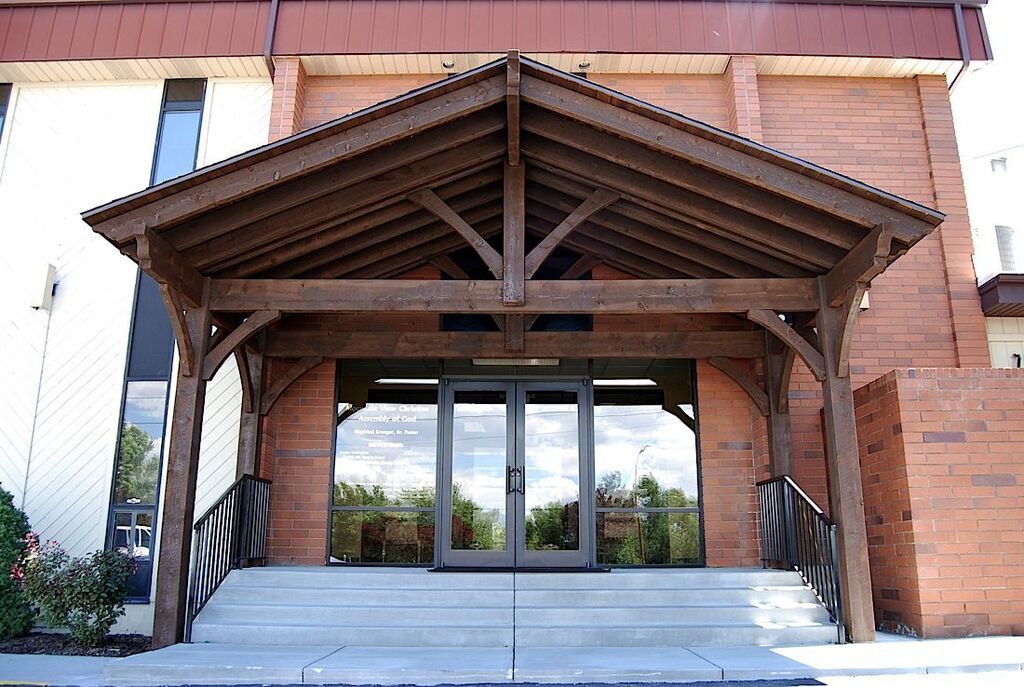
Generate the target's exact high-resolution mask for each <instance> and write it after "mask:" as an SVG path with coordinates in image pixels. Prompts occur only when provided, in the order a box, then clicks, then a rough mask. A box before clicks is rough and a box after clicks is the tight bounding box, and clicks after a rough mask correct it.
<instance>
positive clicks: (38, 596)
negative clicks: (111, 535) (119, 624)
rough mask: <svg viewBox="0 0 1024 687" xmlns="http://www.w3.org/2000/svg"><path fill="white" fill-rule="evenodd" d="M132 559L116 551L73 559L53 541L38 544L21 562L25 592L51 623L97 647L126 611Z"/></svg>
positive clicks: (47, 621) (78, 640) (82, 642)
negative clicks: (26, 561) (125, 602)
mask: <svg viewBox="0 0 1024 687" xmlns="http://www.w3.org/2000/svg"><path fill="white" fill-rule="evenodd" d="M135 567H136V564H135V561H134V560H132V559H131V558H129V557H128V556H126V555H125V554H123V553H119V552H117V551H96V552H95V553H92V554H90V555H88V556H85V557H83V558H73V557H72V556H70V555H69V554H68V552H67V551H65V550H64V549H62V548H61V547H60V545H59V544H57V542H53V541H50V542H47V543H46V544H45V545H44V546H41V547H39V548H38V550H37V551H36V552H35V554H34V555H33V556H32V557H30V558H29V561H28V564H27V565H26V566H25V579H24V586H25V591H26V592H27V593H28V596H29V598H30V599H31V601H32V603H34V604H35V605H36V606H37V607H38V608H39V610H40V614H41V616H42V618H43V620H44V621H45V622H46V623H47V624H49V625H52V626H54V627H67V628H68V629H69V630H70V631H71V637H72V639H74V640H75V641H76V642H78V643H79V644H84V645H86V646H98V645H99V644H101V643H102V642H103V638H104V637H106V636H107V632H109V631H110V628H111V627H112V626H113V625H114V623H115V622H116V621H117V619H118V618H119V617H121V616H122V615H124V600H125V597H126V596H127V595H128V589H129V585H130V583H131V577H132V573H134V572H135Z"/></svg>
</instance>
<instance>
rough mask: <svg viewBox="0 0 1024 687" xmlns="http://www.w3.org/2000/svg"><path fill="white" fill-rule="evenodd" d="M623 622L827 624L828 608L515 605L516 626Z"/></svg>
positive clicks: (654, 623)
mask: <svg viewBox="0 0 1024 687" xmlns="http://www.w3.org/2000/svg"><path fill="white" fill-rule="evenodd" d="M624 621H628V622H636V621H640V622H642V623H643V624H644V625H647V626H674V625H699V624H714V623H754V624H758V625H764V624H768V623H774V624H794V623H795V624H806V623H829V622H830V620H829V615H828V611H826V610H825V609H824V608H822V607H821V606H820V605H816V604H797V605H794V606H790V607H786V606H774V605H770V604H766V605H761V606H752V605H738V606H717V605H716V606H694V605H690V606H661V607H655V606H650V607H643V608H642V610H640V611H639V612H638V609H637V607H636V606H629V607H607V608H572V607H553V608H523V607H517V608H516V623H517V624H518V625H520V626H524V625H535V626H540V627H544V626H555V625H572V626H576V627H584V626H591V627H606V626H611V625H620V624H622V623H623V622H624Z"/></svg>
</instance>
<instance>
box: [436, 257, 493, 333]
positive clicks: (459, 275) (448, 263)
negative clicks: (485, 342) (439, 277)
mask: <svg viewBox="0 0 1024 687" xmlns="http://www.w3.org/2000/svg"><path fill="white" fill-rule="evenodd" d="M430 263H431V264H432V265H434V266H435V267H437V268H438V269H439V270H441V271H442V272H444V273H445V274H447V275H448V276H449V277H451V278H452V279H472V277H470V276H469V274H468V273H467V272H466V270H464V269H462V268H461V267H460V266H459V264H458V263H457V262H455V261H454V260H452V259H451V258H450V257H449V256H447V255H439V256H437V257H436V258H432V259H431V260H430ZM508 317H509V316H508V315H506V316H505V317H498V316H497V315H491V319H492V320H493V321H494V324H495V325H496V326H497V327H498V330H499V331H505V320H506V319H507V318H508Z"/></svg>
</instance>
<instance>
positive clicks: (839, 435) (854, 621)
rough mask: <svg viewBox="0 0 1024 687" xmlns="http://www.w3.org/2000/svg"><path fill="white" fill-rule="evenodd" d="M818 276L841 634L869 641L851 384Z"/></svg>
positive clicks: (837, 319)
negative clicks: (842, 368)
mask: <svg viewBox="0 0 1024 687" xmlns="http://www.w3.org/2000/svg"><path fill="white" fill-rule="evenodd" d="M819 281H820V284H821V289H820V298H821V309H820V310H819V312H818V318H817V328H818V338H819V340H820V341H821V348H822V354H823V356H824V364H825V379H824V380H823V382H822V390H823V393H824V398H823V401H824V409H823V414H824V433H825V458H826V466H827V468H828V486H829V501H830V505H831V508H830V509H829V512H830V514H831V515H832V518H833V519H834V520H835V521H836V522H837V524H838V525H839V527H838V535H839V536H838V544H839V573H840V582H841V584H842V590H843V599H842V601H843V612H844V616H845V620H846V625H847V636H848V637H849V638H850V639H851V640H852V641H854V642H870V641H873V640H874V638H875V616H874V608H873V606H872V596H871V569H870V567H869V565H868V539H867V528H866V525H865V522H864V493H863V487H862V483H861V469H860V453H859V451H858V447H857V423H856V418H855V415H854V406H853V387H852V385H851V383H850V377H849V376H845V377H841V376H839V374H838V372H839V371H838V367H837V365H836V361H837V348H838V345H839V336H840V331H841V329H842V327H843V326H844V325H843V319H844V313H843V312H842V309H841V308H833V307H831V306H830V305H829V304H828V297H829V295H828V291H827V290H826V288H825V282H824V280H819Z"/></svg>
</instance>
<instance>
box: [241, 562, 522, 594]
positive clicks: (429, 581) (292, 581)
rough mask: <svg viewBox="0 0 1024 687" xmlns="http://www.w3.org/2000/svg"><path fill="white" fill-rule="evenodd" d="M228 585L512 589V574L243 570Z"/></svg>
mask: <svg viewBox="0 0 1024 687" xmlns="http://www.w3.org/2000/svg"><path fill="white" fill-rule="evenodd" d="M224 584H225V585H231V586H255V587H268V586H281V585H285V586H287V587H289V588H293V589H299V588H314V589H323V590H327V589H445V590H451V589H480V590H483V589H494V590H511V589H513V575H512V573H500V572H498V573H431V572H429V571H427V570H424V569H422V568H410V569H401V568H397V569H395V568H392V569H385V570H372V569H369V570H368V569H366V568H361V569H357V568H341V567H322V568H289V567H285V566H281V567H268V568H246V569H244V570H236V571H233V572H232V573H231V575H229V576H228V579H227V580H226V581H225V583H224Z"/></svg>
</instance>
